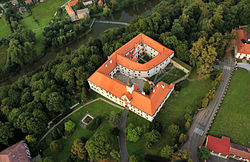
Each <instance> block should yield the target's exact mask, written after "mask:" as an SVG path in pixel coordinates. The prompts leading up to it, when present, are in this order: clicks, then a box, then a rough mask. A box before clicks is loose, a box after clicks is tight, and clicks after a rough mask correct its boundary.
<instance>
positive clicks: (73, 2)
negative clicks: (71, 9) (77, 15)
mask: <svg viewBox="0 0 250 162" xmlns="http://www.w3.org/2000/svg"><path fill="white" fill-rule="evenodd" d="M78 1H79V0H74V1H71V2H68V4H69V5H70V6H74V5H76V4H77V2H78Z"/></svg>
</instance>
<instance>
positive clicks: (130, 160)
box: [129, 155, 138, 162]
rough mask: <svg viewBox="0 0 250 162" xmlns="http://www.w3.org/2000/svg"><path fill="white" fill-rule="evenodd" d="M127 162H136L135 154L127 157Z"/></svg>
mask: <svg viewBox="0 0 250 162" xmlns="http://www.w3.org/2000/svg"><path fill="white" fill-rule="evenodd" d="M129 162H138V160H137V159H136V156H135V155H131V156H130V157H129Z"/></svg>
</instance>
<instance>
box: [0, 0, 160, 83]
mask: <svg viewBox="0 0 250 162" xmlns="http://www.w3.org/2000/svg"><path fill="white" fill-rule="evenodd" d="M159 2H160V0H152V1H147V2H146V3H144V4H139V5H135V6H132V7H128V8H125V9H123V10H121V11H117V12H115V13H113V14H112V15H111V16H110V17H103V16H101V17H98V18H96V19H97V20H108V21H120V22H128V23H129V22H130V21H131V20H133V19H134V18H136V17H138V16H147V15H149V14H151V13H152V11H153V9H154V7H155V6H156V5H157V4H158V3H159ZM113 27H123V25H114V24H102V23H95V24H94V25H93V27H92V31H91V32H90V33H89V34H88V35H87V36H85V37H84V38H82V39H79V40H76V41H75V42H74V43H72V44H70V45H69V48H71V49H72V50H73V49H77V48H79V47H80V46H81V45H82V44H84V43H85V42H86V41H87V40H88V39H89V37H99V35H100V34H101V33H103V32H104V31H105V30H107V29H109V28H113ZM64 51H65V48H62V49H61V50H59V51H58V52H48V53H47V54H46V55H45V56H44V57H43V58H41V59H40V60H39V61H37V62H35V63H34V64H32V65H28V66H27V67H25V68H23V69H22V70H21V71H20V72H18V73H17V74H16V75H15V76H12V77H9V79H8V80H7V81H5V82H2V83H0V86H2V85H6V84H10V83H12V82H14V81H16V80H17V79H18V78H19V77H21V76H23V75H25V74H27V73H29V72H33V71H35V70H37V69H39V68H40V67H41V66H42V65H43V64H45V63H46V62H48V61H51V60H53V59H54V58H55V57H56V56H57V55H58V54H60V53H62V52H64Z"/></svg>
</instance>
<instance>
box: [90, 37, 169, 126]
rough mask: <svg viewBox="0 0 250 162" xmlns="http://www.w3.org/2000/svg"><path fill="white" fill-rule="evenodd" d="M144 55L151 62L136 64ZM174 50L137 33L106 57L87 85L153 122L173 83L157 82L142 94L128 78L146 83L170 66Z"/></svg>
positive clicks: (140, 89)
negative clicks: (148, 78) (148, 57)
mask: <svg viewBox="0 0 250 162" xmlns="http://www.w3.org/2000/svg"><path fill="white" fill-rule="evenodd" d="M143 54H147V55H149V56H150V57H151V58H152V59H151V60H150V61H149V62H147V63H144V64H141V63H139V62H138V60H139V59H138V58H140V57H142V55H143ZM173 56H174V51H172V50H170V49H168V48H166V47H165V46H163V45H161V44H160V43H158V42H156V41H155V40H153V39H151V38H150V37H148V36H146V35H144V34H142V33H141V34H139V35H137V36H136V37H135V38H133V39H132V40H130V41H129V42H128V43H126V44H125V45H124V46H122V47H120V48H119V49H118V50H116V51H115V52H114V53H113V54H112V55H110V56H109V57H108V60H107V61H106V62H105V63H104V64H103V65H102V66H101V67H100V68H99V69H98V70H97V71H96V72H95V73H94V74H92V75H91V76H90V77H89V78H88V83H89V86H90V88H91V89H92V90H94V91H95V92H97V93H99V94H101V95H103V96H104V97H106V98H108V99H110V100H112V101H113V102H115V103H117V104H119V105H121V106H123V107H126V108H127V109H129V110H130V111H132V112H134V113H136V114H137V115H140V116H141V117H143V118H145V119H147V120H149V121H153V119H154V118H155V117H156V115H157V113H158V112H159V111H160V109H161V107H162V106H163V105H164V103H165V102H166V100H167V99H168V97H169V96H170V94H171V93H172V91H173V90H174V84H172V83H171V84H166V83H164V82H162V81H161V82H159V83H157V84H156V85H154V84H152V85H151V86H152V91H151V93H150V94H145V92H144V91H143V88H139V87H138V85H137V84H136V83H132V82H131V81H130V79H134V80H140V81H141V80H144V81H145V80H146V77H151V76H153V75H155V74H157V73H159V71H161V70H162V69H164V68H165V67H166V66H167V65H168V64H169V63H170V59H171V58H172V57H173ZM117 74H120V75H122V76H123V77H126V78H128V80H129V83H125V82H126V81H124V80H123V81H122V80H120V79H119V78H118V77H116V75H117Z"/></svg>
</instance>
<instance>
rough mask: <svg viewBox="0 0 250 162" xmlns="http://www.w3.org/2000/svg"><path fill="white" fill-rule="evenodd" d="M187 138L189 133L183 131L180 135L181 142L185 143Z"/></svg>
mask: <svg viewBox="0 0 250 162" xmlns="http://www.w3.org/2000/svg"><path fill="white" fill-rule="evenodd" d="M186 140H187V135H186V134H184V133H181V135H180V137H179V143H181V144H183V143H185V142H186Z"/></svg>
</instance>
